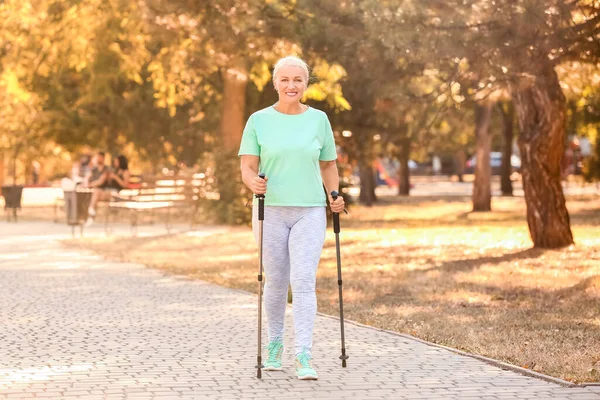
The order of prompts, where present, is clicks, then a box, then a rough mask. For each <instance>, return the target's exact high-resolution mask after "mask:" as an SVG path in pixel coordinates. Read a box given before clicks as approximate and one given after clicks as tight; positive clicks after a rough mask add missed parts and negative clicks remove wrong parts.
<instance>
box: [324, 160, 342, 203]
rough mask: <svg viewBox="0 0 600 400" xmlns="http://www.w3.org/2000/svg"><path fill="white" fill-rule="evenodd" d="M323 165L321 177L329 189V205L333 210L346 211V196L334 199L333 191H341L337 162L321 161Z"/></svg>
mask: <svg viewBox="0 0 600 400" xmlns="http://www.w3.org/2000/svg"><path fill="white" fill-rule="evenodd" d="M319 165H320V166H321V178H322V179H323V185H325V190H326V191H327V197H329V205H330V207H331V211H333V212H336V213H341V212H342V211H344V197H343V196H340V197H338V198H337V200H335V201H333V198H332V197H331V192H332V191H334V190H335V191H336V192H339V191H340V176H339V173H338V169H337V163H336V162H335V160H333V161H319Z"/></svg>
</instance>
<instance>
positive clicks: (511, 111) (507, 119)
mask: <svg viewBox="0 0 600 400" xmlns="http://www.w3.org/2000/svg"><path fill="white" fill-rule="evenodd" d="M498 108H499V109H500V113H501V114H502V121H503V122H504V129H503V135H502V136H503V139H504V142H503V148H502V166H501V167H500V168H501V170H500V189H501V190H502V195H503V196H512V195H513V186H512V181H511V180H510V175H511V174H512V163H511V162H510V159H511V157H512V142H513V137H514V130H513V124H514V122H515V107H514V106H513V104H512V102H508V103H507V104H506V105H505V104H498Z"/></svg>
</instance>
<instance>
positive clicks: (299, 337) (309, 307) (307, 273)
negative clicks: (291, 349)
mask: <svg viewBox="0 0 600 400" xmlns="http://www.w3.org/2000/svg"><path fill="white" fill-rule="evenodd" d="M303 212H304V215H303V217H302V218H300V219H299V220H298V221H297V222H296V223H295V224H294V226H293V227H292V229H291V231H290V241H289V247H290V266H291V271H290V275H291V283H292V295H293V313H294V325H295V328H296V348H295V353H296V355H298V354H300V353H301V352H302V351H303V350H307V351H308V352H309V354H310V351H311V348H312V336H313V328H314V325H315V317H316V315H317V297H316V293H315V287H316V282H317V267H318V266H319V259H320V258H321V251H322V250H323V242H324V241H325V229H326V227H327V219H326V215H325V207H308V208H306V209H305V210H303Z"/></svg>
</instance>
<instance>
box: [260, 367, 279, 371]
mask: <svg viewBox="0 0 600 400" xmlns="http://www.w3.org/2000/svg"><path fill="white" fill-rule="evenodd" d="M263 371H283V367H279V368H278V367H264V368H263Z"/></svg>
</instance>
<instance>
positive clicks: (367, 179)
mask: <svg viewBox="0 0 600 400" xmlns="http://www.w3.org/2000/svg"><path fill="white" fill-rule="evenodd" d="M358 169H359V175H360V195H359V196H358V200H359V201H360V202H361V203H362V204H364V205H366V206H368V207H371V206H372V205H373V203H374V202H375V201H376V200H377V198H376V197H375V171H374V169H373V165H372V163H371V161H370V160H368V159H362V160H360V161H359V164H358Z"/></svg>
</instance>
